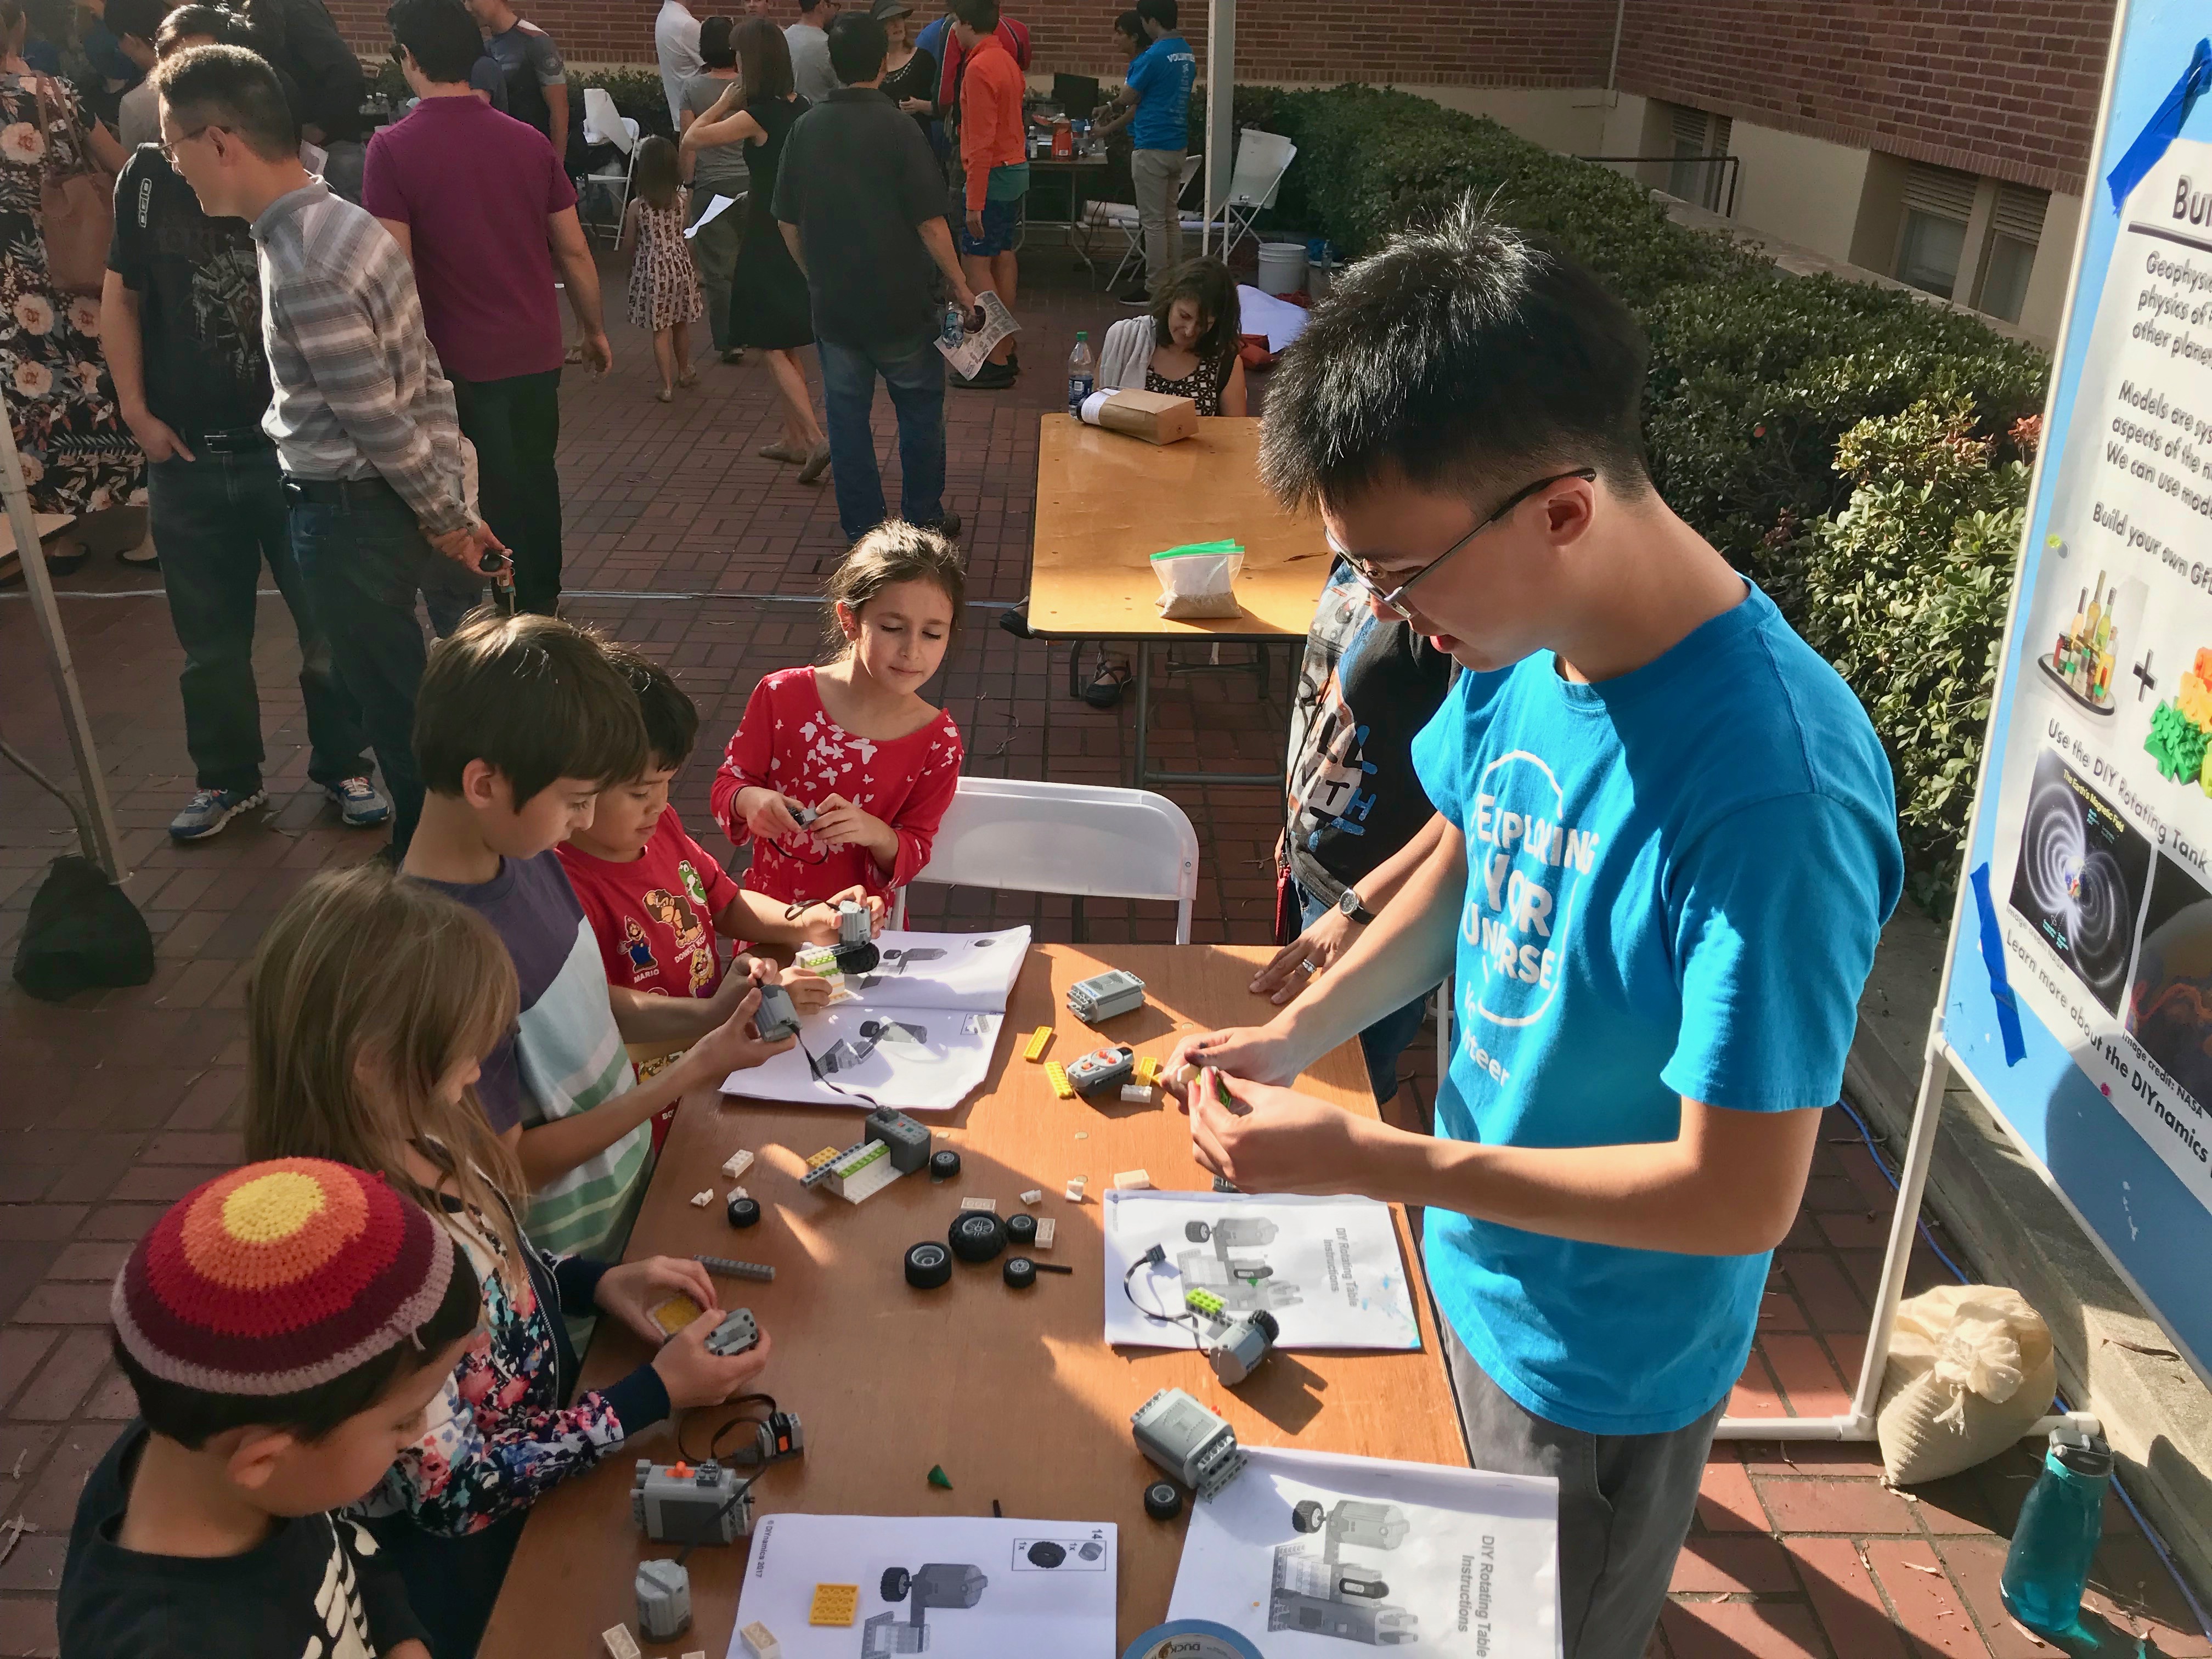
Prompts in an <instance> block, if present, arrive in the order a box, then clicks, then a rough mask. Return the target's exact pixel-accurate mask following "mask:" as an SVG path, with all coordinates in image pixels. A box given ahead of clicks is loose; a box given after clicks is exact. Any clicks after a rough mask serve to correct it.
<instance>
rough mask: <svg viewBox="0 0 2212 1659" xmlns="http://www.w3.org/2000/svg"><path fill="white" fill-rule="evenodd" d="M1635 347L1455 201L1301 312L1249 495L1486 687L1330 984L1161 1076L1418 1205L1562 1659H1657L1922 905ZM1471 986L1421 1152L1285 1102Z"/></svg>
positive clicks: (1286, 1166) (1462, 696) (1342, 1181)
mask: <svg viewBox="0 0 2212 1659" xmlns="http://www.w3.org/2000/svg"><path fill="white" fill-rule="evenodd" d="M1646 356H1647V345H1646V342H1645V339H1644V333H1643V331H1642V330H1641V329H1640V328H1639V327H1638V325H1637V324H1636V323H1635V321H1634V320H1633V319H1632V318H1631V317H1630V316H1629V314H1628V313H1627V312H1626V309H1624V308H1623V307H1621V306H1620V303H1619V302H1618V301H1615V300H1614V299H1613V297H1612V296H1611V295H1607V293H1606V292H1605V291H1604V290H1603V289H1601V287H1600V286H1599V285H1598V283H1596V281H1595V279H1594V278H1592V277H1591V276H1589V274H1588V273H1587V272H1584V271H1583V270H1580V269H1578V268H1577V267H1576V266H1574V265H1572V264H1569V263H1568V262H1567V261H1565V259H1563V258H1561V257H1560V256H1559V255H1558V254H1557V253H1556V252H1553V251H1552V250H1550V249H1549V248H1547V247H1546V246H1541V245H1539V244H1535V243H1533V242H1530V241H1528V240H1526V239H1524V238H1523V237H1522V236H1521V235H1520V234H1518V233H1517V232H1515V231H1513V230H1510V229H1509V228H1505V227H1504V226H1501V225H1498V224H1495V223H1492V222H1489V221H1487V220H1486V219H1485V218H1484V217H1483V216H1481V214H1480V212H1479V211H1478V210H1476V209H1475V208H1474V206H1473V204H1471V202H1470V203H1469V204H1464V205H1462V208H1461V209H1460V210H1459V211H1458V212H1457V213H1456V214H1455V215H1453V216H1450V217H1449V219H1448V220H1447V222H1445V223H1444V224H1443V226H1442V227H1440V228H1437V230H1434V231H1431V232H1427V233H1423V234H1415V235H1405V236H1401V237H1399V238H1397V239H1395V240H1394V241H1393V242H1392V243H1391V244H1390V246H1389V247H1388V248H1387V249H1386V250H1385V251H1384V252H1383V253H1382V254H1381V255H1379V256H1377V257H1376V258H1373V259H1370V260H1368V261H1367V262H1365V263H1364V264H1361V265H1359V266H1358V267H1357V268H1355V269H1354V270H1352V272H1350V273H1349V274H1348V275H1347V276H1345V277H1344V278H1342V279H1341V280H1340V281H1339V283H1337V285H1336V287H1335V289H1334V290H1333V291H1332V292H1331V294H1330V295H1329V297H1328V299H1327V300H1326V301H1323V303H1322V306H1321V307H1319V308H1318V309H1317V310H1316V312H1315V313H1314V317H1313V319H1312V321H1311V322H1310V324H1309V325H1308V326H1307V329H1306V331H1305V333H1304V336H1303V337H1301V338H1300V340H1299V341H1298V343H1297V345H1296V346H1294V347H1293V348H1292V349H1291V351H1290V353H1288V354H1287V355H1286V356H1285V360H1284V362H1283V363H1282V364H1281V366H1280V367H1279V368H1277V369H1276V371H1275V375H1274V379H1273V383H1272V384H1271V385H1270V386H1269V387H1268V390H1267V432H1266V435H1265V436H1264V439H1263V441H1262V451H1261V463H1262V467H1263V470H1264V471H1265V472H1266V474H1267V478H1268V481H1269V483H1271V485H1272V486H1273V489H1274V490H1275V491H1276V493H1277V494H1278V495H1279V496H1280V497H1281V498H1282V499H1283V500H1285V501H1289V502H1292V503H1296V504H1298V505H1301V506H1306V505H1310V506H1315V507H1318V508H1319V510H1320V512H1321V514H1322V520H1323V522H1324V524H1325V525H1326V526H1327V527H1328V533H1329V536H1330V538H1331V540H1332V541H1333V542H1334V543H1335V544H1336V545H1337V546H1338V548H1339V549H1340V550H1341V551H1342V552H1343V554H1344V556H1346V558H1347V559H1349V560H1350V561H1351V562H1352V565H1353V566H1354V568H1357V569H1358V571H1359V572H1360V574H1362V576H1363V577H1364V579H1365V580H1366V581H1367V582H1368V584H1369V586H1370V593H1371V598H1370V604H1372V605H1374V606H1375V608H1376V611H1377V613H1378V614H1381V615H1395V616H1402V617H1406V618H1407V619H1408V620H1410V621H1411V622H1412V623H1413V625H1414V626H1415V627H1416V628H1418V629H1420V630H1421V631H1422V632H1424V633H1425V634H1427V635H1430V636H1431V639H1432V640H1433V641H1434V642H1435V643H1436V645H1437V647H1439V648H1441V649H1443V650H1445V651H1448V652H1449V653H1450V654H1451V655H1452V656H1453V657H1454V658H1455V659H1456V660H1457V661H1458V662H1459V663H1460V664H1461V665H1462V667H1463V668H1464V669H1465V670H1466V672H1464V673H1462V675H1461V676H1460V677H1459V679H1458V682H1457V684H1455V685H1454V687H1453V688H1452V690H1451V691H1450V693H1449V695H1448V696H1446V697H1445V699H1444V702H1443V707H1442V708H1440V709H1439V710H1438V711H1437V714H1436V716H1435V718H1434V719H1433V720H1431V721H1430V722H1429V724H1428V726H1426V727H1425V728H1424V730H1423V731H1422V732H1421V733H1420V735H1419V738H1416V739H1415V742H1414V748H1413V758H1414V765H1415V769H1416V770H1417V772H1418V773H1419V777H1420V779H1421V782H1422V785H1423V787H1425V789H1426V791H1427V793H1428V794H1429V797H1430V799H1431V800H1432V801H1433V802H1434V803H1435V805H1436V807H1437V811H1438V812H1439V813H1440V814H1441V815H1442V816H1443V819H1444V821H1445V824H1444V829H1443V835H1442V838H1441V842H1440V844H1439V845H1438V846H1437V849H1436V851H1435V852H1434V853H1433V854H1431V856H1430V857H1429V858H1428V859H1427V860H1425V861H1424V863H1423V864H1422V865H1421V866H1420V867H1419V869H1418V870H1416V871H1415V872H1413V874H1412V875H1411V876H1410V877H1408V878H1407V881H1406V882H1405V884H1404V885H1403V886H1402V887H1401V889H1400V890H1399V892H1398V894H1397V896H1396V897H1395V898H1394V899H1393V900H1392V901H1391V902H1390V903H1389V905H1388V906H1386V907H1385V908H1383V911H1382V913H1381V915H1379V916H1378V917H1377V918H1376V921H1374V922H1373V923H1372V924H1371V925H1370V927H1367V928H1366V930H1365V931H1364V933H1363V934H1362V936H1361V937H1360V938H1359V939H1358V941H1357V942H1356V943H1355V944H1354V945H1352V947H1351V949H1350V950H1349V951H1347V952H1346V954H1345V956H1344V957H1343V959H1342V960H1341V961H1340V962H1339V963H1336V964H1335V965H1334V966H1333V967H1332V968H1331V969H1330V970H1329V971H1328V973H1327V974H1325V975H1322V976H1321V978H1320V979H1319V981H1318V982H1317V983H1316V984H1315V986H1314V987H1313V988H1312V989H1310V991H1308V992H1306V993H1305V994H1304V995H1303V996H1301V997H1300V998H1299V999H1298V1000H1297V1001H1296V1002H1294V1003H1292V1004H1291V1006H1289V1007H1288V1008H1286V1009H1285V1011H1284V1012H1282V1013H1281V1014H1279V1015H1278V1016H1277V1017H1276V1018H1274V1019H1273V1021H1271V1022H1270V1023H1269V1024H1266V1025H1263V1026H1257V1027H1247V1028H1242V1029H1238V1030H1229V1031H1219V1032H1210V1033H1205V1034H1201V1035H1199V1036H1194V1037H1191V1038H1188V1039H1187V1040H1186V1041H1185V1042H1183V1043H1182V1045H1181V1046H1180V1048H1179V1050H1178V1053H1177V1054H1176V1059H1177V1060H1181V1059H1182V1058H1185V1057H1188V1058H1191V1059H1193V1060H1196V1061H1197V1062H1198V1063H1199V1064H1200V1065H1201V1066H1208V1067H1216V1066H1218V1068H1219V1072H1218V1073H1216V1072H1213V1071H1212V1070H1209V1071H1206V1072H1202V1073H1200V1078H1199V1079H1198V1082H1197V1084H1196V1085H1194V1090H1193V1093H1192V1101H1191V1108H1192V1109H1191V1133H1192V1139H1193V1143H1194V1150H1195V1152H1196V1153H1197V1156H1198V1158H1199V1160H1200V1163H1202V1164H1206V1166H1208V1167H1209V1168H1211V1169H1212V1170H1216V1171H1217V1172H1218V1173H1220V1174H1222V1175H1225V1176H1228V1177H1229V1178H1230V1179H1231V1180H1233V1181H1235V1182H1237V1185H1239V1186H1240V1187H1243V1188H1246V1189H1247V1190H1249V1191H1254V1192H1288V1193H1298V1192H1305V1193H1329V1192H1358V1193H1364V1194H1371V1195H1373V1196H1375V1197H1376V1198H1380V1199H1386V1200H1395V1201H1399V1202H1403V1203H1406V1204H1409V1205H1421V1206H1425V1207H1426V1208H1427V1211H1428V1220H1427V1225H1426V1233H1425V1244H1424V1250H1425V1259H1426V1262H1427V1266H1428V1270H1429V1277H1430V1282H1431V1285H1432V1286H1433V1288H1434V1290H1435V1292H1436V1296H1437V1303H1438V1304H1439V1306H1440V1307H1441V1308H1442V1310H1443V1315H1444V1317H1445V1321H1446V1322H1447V1326H1448V1329H1447V1331H1446V1333H1445V1338H1446V1343H1447V1346H1448V1349H1449V1358H1450V1361H1451V1364H1452V1370H1453V1373H1454V1382H1455V1386H1456V1388H1457V1390H1458V1394H1459V1400H1460V1410H1461V1415H1462V1422H1463V1424H1464V1425H1465V1428H1466V1431H1467V1435H1468V1446H1469V1449H1470V1451H1471V1453H1472V1455H1473V1457H1474V1462H1475V1463H1476V1464H1477V1465H1478V1466H1479V1467H1480V1468H1487V1469H1495V1470H1501V1471H1507V1472H1519V1473H1525V1474H1548V1475H1553V1476H1555V1477H1556V1478H1557V1479H1558V1480H1559V1607H1560V1613H1561V1618H1562V1621H1563V1624H1562V1632H1561V1634H1562V1638H1563V1640H1564V1643H1565V1653H1566V1655H1567V1656H1568V1659H1638V1656H1640V1655H1641V1654H1642V1653H1643V1651H1644V1644H1645V1641H1646V1640H1647V1638H1648V1637H1649V1635H1650V1630H1651V1626H1652V1624H1653V1622H1654V1620H1656V1617H1657V1614H1658V1612H1659V1609H1660V1607H1661V1606H1662V1603H1663V1601H1664V1600H1665V1598H1666V1594H1667V1586H1668V1577H1669V1575H1670V1573H1671V1571H1672V1568H1673V1563H1674V1557H1675V1554H1676V1553H1677V1551H1678V1550H1679V1549H1680V1546H1681V1541H1682V1538H1683V1535H1684V1534H1685V1532H1686V1529H1687V1528H1688V1524H1689V1519H1690V1516H1691V1513H1692V1509H1693V1507H1694V1505H1695V1503H1696V1499H1697V1494H1698V1481H1699V1473H1700V1470H1701V1468H1702V1467H1703V1464H1704V1462H1705V1454H1706V1450H1707V1448H1708V1446H1709V1445H1710V1443H1711V1437H1712V1431H1713V1425H1714V1423H1715V1422H1716V1420H1717V1419H1718V1417H1719V1415H1720V1413H1721V1409H1722V1407H1723V1403H1724V1402H1725V1401H1726V1400H1727V1398H1728V1395H1729V1389H1730V1387H1731V1385H1732V1384H1733V1383H1735V1379H1736V1376H1737V1375H1738V1373H1739V1372H1740V1371H1741V1369H1742V1367H1743V1364H1744V1361H1745V1359H1746V1358H1747V1354H1748V1352H1749V1350H1750V1346H1751V1340H1752V1333H1753V1325H1754V1323H1755V1322H1756V1319H1757V1316H1758V1310H1759V1293H1760V1290H1761V1288H1762V1286H1763V1285H1764V1283H1765V1278H1766V1271H1767V1263H1768V1259H1769V1253H1770V1252H1771V1250H1772V1249H1773V1247H1774V1246H1775V1244H1776V1243H1778V1241H1779V1240H1780V1239H1781V1238H1782V1237H1783V1236H1784V1233H1785V1232H1787V1231H1789V1229H1790V1225H1791V1222H1792V1220H1793V1218H1795V1216H1796V1210H1797V1205H1798V1200H1799V1198H1800V1196H1801V1194H1802V1189H1803V1187H1804V1182H1805V1174H1806V1170H1807V1168H1808V1164H1809V1163H1810V1161H1811V1158H1812V1153H1813V1147H1814V1139H1815V1137H1816V1135H1817V1134H1818V1132H1819V1127H1820V1109H1821V1108H1823V1107H1825V1106H1826V1105H1827V1104H1829V1103H1831V1102H1832V1101H1833V1100H1834V1099H1835V1098H1836V1097H1837V1093H1838V1089H1839V1087H1840V1085H1841V1082H1842V1076H1843V1068H1844V1054H1845V1051H1846V1050H1847V1049H1848V1048H1849V1046H1850V1038H1851V1032H1852V1030H1853V1027H1854V1024H1855V1023H1856V1011H1857V1002H1858V997H1859V993H1860V990H1861V988H1862V987H1863V983H1864V981H1865V979H1866V975H1867V969H1868V967H1869V964H1870V963H1871V962H1872V959H1873V956H1874V950H1875V939H1876V937H1877V935H1878V933H1879V932H1880V930H1881V924H1882V922H1883V921H1884V919H1885V918H1887V915H1889V913H1890V910H1891V908H1892V907H1893V905H1894V904H1895V902H1896V901H1897V896H1898V890H1899V886H1900V884H1901V882H1902V879H1903V858H1902V854H1901V853H1900V851H1899V846H1898V841H1897V831H1896V803H1895V798H1894V795H1893V790H1892V787H1891V782H1890V773H1889V766H1888V763H1887V760H1886V758H1885V757H1884V756H1883V753H1882V750H1881V745H1880V744H1879V743H1878V742H1877V741H1876V739H1875V734H1874V731H1873V728H1872V727H1871V726H1870V725H1869V722H1868V720H1867V717H1866V714H1865V713H1864V711H1863V709H1862V708H1860V706H1859V704H1858V702H1857V699H1856V698H1855V697H1853V696H1852V695H1851V692H1850V689H1849V688H1848V687H1846V686H1845V685H1844V683H1843V681H1842V680H1841V679H1840V678H1838V676H1837V675H1836V673H1835V671H1833V670H1832V669H1831V668H1830V667H1829V666H1828V665H1827V664H1826V663H1824V662H1822V661H1821V660H1820V658H1819V657H1817V656H1815V655H1814V653H1813V652H1812V650H1811V649H1810V648H1809V647H1807V646H1806V645H1805V643H1804V642H1803V641H1802V640H1800V639H1799V638H1798V637H1797V636H1796V635H1795V634H1794V633H1792V632H1791V631H1790V628H1789V626H1788V625H1787V624H1786V623H1784V621H1783V620H1782V618H1781V617H1780V615H1779V614H1778V612H1777V611H1776V610H1775V608H1774V605H1773V604H1772V603H1771V601H1770V600H1769V599H1767V598H1766V597H1765V594H1763V593H1761V592H1759V591H1758V590H1757V589H1756V588H1754V587H1753V586H1750V585H1749V584H1747V582H1746V581H1745V580H1743V578H1742V577H1741V576H1740V575H1738V574H1736V573H1735V571H1734V570H1732V569H1731V568H1729V565H1728V563H1727V562H1726V561H1725V560H1723V558H1722V557H1721V556H1720V555H1719V554H1718V553H1717V552H1715V551H1714V550H1713V549H1712V548H1711V546H1710V545H1708V544H1706V542H1705V539H1704V538H1702V537H1701V536H1699V534H1698V532H1696V531H1694V530H1693V529H1692V528H1691V527H1690V526H1688V525H1686V524H1685V523H1683V522H1682V520H1680V519H1679V518H1677V517H1675V515H1674V513H1672V512H1671V511H1669V510H1668V507H1667V505H1666V503H1665V502H1664V501H1661V500H1660V499H1659V497H1658V496H1657V495H1656V494H1655V493H1654V492H1653V490H1652V488H1651V483H1650V477H1649V475H1648V474H1647V473H1646V472H1645V471H1644V462H1643V456H1642V447H1641V444H1640V441H1639V417H1640V408H1641V404H1642V397H1643V388H1644V365H1645V362H1646ZM1447 974H1449V975H1452V976H1453V981H1454V985H1455V1000H1456V1004H1457V1009H1458V1020H1457V1033H1458V1037H1459V1042H1458V1046H1457V1048H1456V1051H1455V1054H1454V1055H1453V1058H1452V1061H1451V1066H1450V1070H1449V1076H1448V1078H1447V1079H1446V1080H1445V1081H1444V1083H1443V1085H1442V1087H1441V1088H1440V1090H1439V1092H1438V1099H1437V1124H1436V1133H1435V1134H1434V1135H1433V1136H1428V1135H1420V1134H1414V1133H1407V1132H1406V1131H1404V1130H1400V1129H1394V1128H1391V1127H1388V1126H1386V1125H1384V1124H1382V1123H1379V1122H1376V1121H1374V1120H1372V1119H1369V1118H1365V1117H1359V1116H1355V1115H1352V1114H1351V1113H1348V1112H1346V1111H1343V1110H1340V1109H1338V1108H1335V1107H1334V1106H1328V1105H1324V1104H1323V1103H1321V1102H1319V1101H1316V1100H1314V1099H1312V1098H1310V1097H1307V1096H1304V1095H1301V1094H1297V1093H1295V1092H1293V1091H1291V1090H1290V1089H1288V1088H1284V1087H1279V1086H1275V1085H1286V1084H1289V1083H1290V1082H1291V1081H1292V1080H1293V1079H1296V1078H1297V1075H1298V1073H1300V1072H1301V1071H1302V1070H1304V1067H1305V1066H1308V1065H1309V1064H1310V1063H1311V1062H1312V1061H1314V1060H1317V1059H1318V1058H1319V1057H1320V1056H1321V1055H1322V1054H1325V1053H1327V1052H1328V1050H1329V1049H1330V1048H1334V1047H1335V1046H1336V1045H1337V1044H1338V1043H1340V1042H1343V1041H1344V1040H1345V1039H1346V1038H1347V1037H1349V1036H1352V1034H1353V1033H1354V1032H1356V1031H1358V1030H1360V1029H1361V1028H1362V1027H1364V1026H1365V1025H1367V1024H1370V1022H1372V1021H1373V1020H1375V1019H1376V1018H1378V1017H1380V1016H1382V1015H1383V1014H1386V1013H1388V1012H1389V1011H1390V1010H1392V1009H1395V1008H1397V1007H1399V1006H1402V1005H1403V1004H1404V1003H1405V1002H1407V1000H1410V999H1411V998H1413V997H1416V996H1419V994H1421V993H1422V992H1423V991H1424V990H1425V989H1426V988H1427V987H1429V986H1431V985H1433V984H1435V983H1436V982H1437V981H1438V980H1439V979H1442V978H1443V977H1444V976H1445V975H1447ZM1217 1078H1219V1079H1221V1086H1222V1087H1223V1088H1225V1090H1226V1091H1227V1092H1228V1094H1229V1096H1230V1097H1231V1100H1232V1102H1233V1103H1232V1104H1229V1105H1225V1104H1223V1103H1221V1101H1220V1100H1219V1098H1218V1096H1217V1095H1216V1092H1215V1087H1216V1079H1217Z"/></svg>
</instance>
